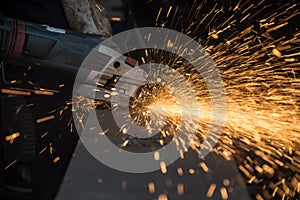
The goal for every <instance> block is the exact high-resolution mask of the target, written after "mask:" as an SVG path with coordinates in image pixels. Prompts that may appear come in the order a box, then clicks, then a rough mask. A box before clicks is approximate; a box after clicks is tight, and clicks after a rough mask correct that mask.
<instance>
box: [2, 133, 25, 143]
mask: <svg viewBox="0 0 300 200" xmlns="http://www.w3.org/2000/svg"><path fill="white" fill-rule="evenodd" d="M20 135H21V134H20V132H15V133H13V134H11V135H7V136H5V140H6V141H9V143H10V144H12V143H13V142H14V140H15V139H16V138H17V137H19V136H20Z"/></svg>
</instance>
